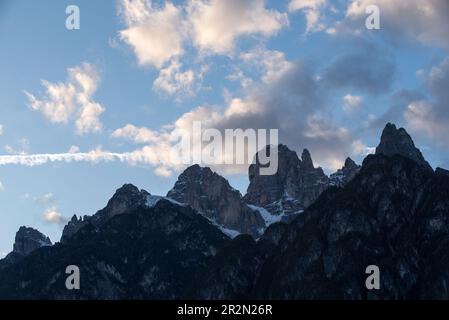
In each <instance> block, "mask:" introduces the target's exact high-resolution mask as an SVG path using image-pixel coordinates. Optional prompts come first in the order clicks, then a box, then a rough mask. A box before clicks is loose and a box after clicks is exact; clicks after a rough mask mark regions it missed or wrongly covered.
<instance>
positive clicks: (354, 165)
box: [343, 157, 360, 169]
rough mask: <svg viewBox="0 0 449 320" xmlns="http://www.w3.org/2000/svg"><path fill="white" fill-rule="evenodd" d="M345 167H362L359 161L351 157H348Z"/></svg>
mask: <svg viewBox="0 0 449 320" xmlns="http://www.w3.org/2000/svg"><path fill="white" fill-rule="evenodd" d="M343 168H346V169H355V168H360V166H359V165H357V163H355V162H354V160H352V159H351V158H350V157H347V158H346V160H345V164H344V167H343Z"/></svg>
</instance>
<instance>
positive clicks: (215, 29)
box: [187, 0, 288, 54]
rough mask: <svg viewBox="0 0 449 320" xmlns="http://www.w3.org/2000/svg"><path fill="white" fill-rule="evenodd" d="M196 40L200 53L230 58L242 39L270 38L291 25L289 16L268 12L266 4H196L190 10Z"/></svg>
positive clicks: (250, 0)
mask: <svg viewBox="0 0 449 320" xmlns="http://www.w3.org/2000/svg"><path fill="white" fill-rule="evenodd" d="M187 12H188V19H189V23H190V24H191V25H192V31H193V40H194V42H195V44H196V46H197V47H198V48H200V49H201V50H206V51H210V52H213V53H218V54H227V53H229V52H231V51H232V50H233V49H234V45H235V41H236V39H237V38H238V37H240V36H247V35H252V34H260V35H263V36H271V35H274V34H276V33H277V32H278V31H279V30H280V29H281V28H282V27H284V26H286V25H288V16H287V14H285V13H280V12H279V11H276V10H269V9H267V8H265V1H264V0H245V1H241V0H227V1H221V0H211V1H204V0H197V1H194V0H192V1H190V2H189V5H188V7H187Z"/></svg>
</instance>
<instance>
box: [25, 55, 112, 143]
mask: <svg viewBox="0 0 449 320" xmlns="http://www.w3.org/2000/svg"><path fill="white" fill-rule="evenodd" d="M68 75H69V76H68V79H67V81H66V83H61V82H59V83H51V82H49V81H47V80H42V85H43V86H44V88H45V90H46V96H45V97H43V99H38V98H36V97H35V96H34V95H33V94H31V93H29V92H27V91H25V94H26V95H27V97H28V100H29V104H30V106H31V108H32V109H33V110H36V111H40V112H41V113H42V114H43V115H44V116H45V117H46V118H47V119H48V120H49V121H50V122H52V123H68V122H69V120H72V119H73V120H75V125H76V132H77V133H78V134H80V135H83V134H86V133H89V132H98V131H100V130H101V129H102V124H101V123H100V120H99V116H100V115H101V114H102V113H103V112H104V110H105V109H104V108H103V107H102V106H101V105H100V104H99V103H97V102H94V101H92V96H93V94H94V93H95V91H96V90H97V86H98V84H99V81H100V78H99V75H98V72H97V71H96V69H95V68H94V66H92V65H91V64H88V63H83V64H82V65H81V66H78V67H74V68H69V69H68Z"/></svg>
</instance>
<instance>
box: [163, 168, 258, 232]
mask: <svg viewBox="0 0 449 320" xmlns="http://www.w3.org/2000/svg"><path fill="white" fill-rule="evenodd" d="M167 197H168V198H171V199H173V200H176V201H178V202H180V203H184V204H188V205H190V206H191V207H192V208H194V209H195V210H197V211H198V212H199V213H201V214H203V215H205V216H206V217H207V218H209V219H211V220H213V221H214V222H216V223H217V224H219V225H221V226H223V227H225V228H229V229H233V230H237V231H239V232H241V233H247V234H251V235H254V236H259V235H260V232H261V231H262V230H263V228H264V227H265V223H264V220H263V219H262V217H261V216H260V214H259V213H258V212H257V211H254V210H251V209H250V208H249V207H248V206H247V205H246V204H245V203H244V202H243V200H242V195H241V194H240V192H239V191H237V190H235V189H234V188H232V187H231V186H230V185H229V182H228V181H227V180H226V179H225V178H223V177H222V176H220V175H218V174H217V173H215V172H213V171H212V170H211V169H210V168H207V167H206V168H203V167H200V166H199V165H194V166H191V167H189V168H187V169H186V170H185V171H184V172H183V173H182V174H181V175H180V176H179V178H178V181H177V182H176V183H175V186H174V187H173V189H171V190H170V191H169V192H168V193H167Z"/></svg>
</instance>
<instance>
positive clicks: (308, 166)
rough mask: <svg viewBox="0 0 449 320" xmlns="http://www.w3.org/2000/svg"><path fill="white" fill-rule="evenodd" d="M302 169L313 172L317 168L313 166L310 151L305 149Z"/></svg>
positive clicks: (302, 156)
mask: <svg viewBox="0 0 449 320" xmlns="http://www.w3.org/2000/svg"><path fill="white" fill-rule="evenodd" d="M301 168H303V169H305V170H313V169H314V168H315V167H314V166H313V161H312V156H311V155H310V152H309V150H307V149H304V150H303V151H302V155H301Z"/></svg>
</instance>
